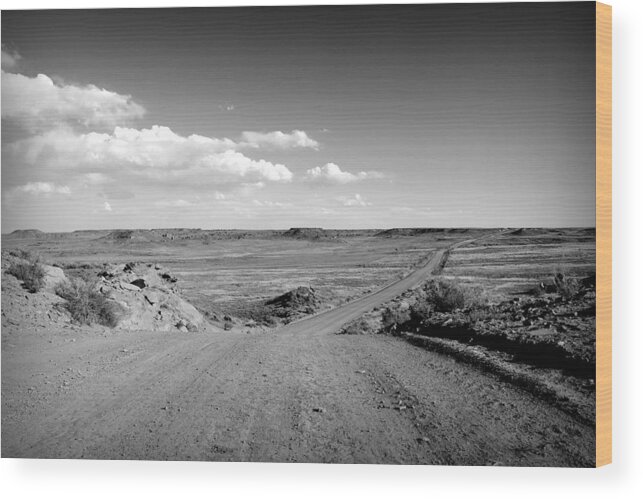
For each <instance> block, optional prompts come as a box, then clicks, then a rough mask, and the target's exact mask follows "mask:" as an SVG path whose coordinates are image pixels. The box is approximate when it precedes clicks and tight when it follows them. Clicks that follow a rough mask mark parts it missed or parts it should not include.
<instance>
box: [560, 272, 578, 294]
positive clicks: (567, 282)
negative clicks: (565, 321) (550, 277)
mask: <svg viewBox="0 0 643 499" xmlns="http://www.w3.org/2000/svg"><path fill="white" fill-rule="evenodd" d="M554 287H555V288H556V292H557V293H558V294H559V295H560V296H562V297H563V298H566V299H570V298H573V297H574V296H576V295H577V294H578V292H579V291H580V289H581V286H580V283H579V282H578V279H574V278H571V277H569V276H566V275H565V274H564V273H563V272H561V271H558V272H556V274H555V275H554Z"/></svg>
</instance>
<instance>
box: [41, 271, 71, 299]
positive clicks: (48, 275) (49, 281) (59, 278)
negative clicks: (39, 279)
mask: <svg viewBox="0 0 643 499" xmlns="http://www.w3.org/2000/svg"><path fill="white" fill-rule="evenodd" d="M42 267H43V269H44V270H45V277H44V283H45V285H44V289H45V290H47V291H50V292H52V293H53V292H54V290H55V289H56V287H57V286H58V285H60V284H62V283H64V282H67V277H66V276H65V272H64V271H63V269H61V268H60V267H53V266H51V265H43V266H42Z"/></svg>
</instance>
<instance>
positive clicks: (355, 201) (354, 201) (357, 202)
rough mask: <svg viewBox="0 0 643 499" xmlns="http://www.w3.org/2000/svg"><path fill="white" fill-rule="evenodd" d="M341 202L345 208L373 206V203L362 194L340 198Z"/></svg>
mask: <svg viewBox="0 0 643 499" xmlns="http://www.w3.org/2000/svg"><path fill="white" fill-rule="evenodd" d="M339 200H340V201H341V202H342V204H343V205H344V206H371V205H372V204H373V203H369V202H368V201H366V200H365V199H364V198H363V197H362V196H361V195H360V194H355V196H353V197H340V198H339Z"/></svg>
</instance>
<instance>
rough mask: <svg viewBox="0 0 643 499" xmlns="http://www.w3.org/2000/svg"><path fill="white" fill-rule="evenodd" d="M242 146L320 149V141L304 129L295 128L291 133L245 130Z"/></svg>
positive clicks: (242, 136)
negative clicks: (312, 137) (311, 136)
mask: <svg viewBox="0 0 643 499" xmlns="http://www.w3.org/2000/svg"><path fill="white" fill-rule="evenodd" d="M239 145H240V146H245V147H253V148H267V149H301V148H310V149H318V148H319V142H317V141H316V140H314V139H311V138H310V137H309V136H308V134H306V132H304V131H302V130H293V131H292V132H290V133H284V132H279V131H277V132H268V133H261V132H243V133H242V134H241V143H240V144H239Z"/></svg>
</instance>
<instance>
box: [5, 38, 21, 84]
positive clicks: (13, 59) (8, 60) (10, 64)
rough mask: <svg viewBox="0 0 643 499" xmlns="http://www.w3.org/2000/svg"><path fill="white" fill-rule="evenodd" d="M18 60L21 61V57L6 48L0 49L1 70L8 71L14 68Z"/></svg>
mask: <svg viewBox="0 0 643 499" xmlns="http://www.w3.org/2000/svg"><path fill="white" fill-rule="evenodd" d="M20 59H22V57H21V56H20V54H19V53H18V52H16V51H13V50H9V49H8V48H7V47H4V46H3V47H2V67H3V68H7V69H10V68H14V67H16V66H17V64H18V61H19V60H20ZM3 83H4V82H3Z"/></svg>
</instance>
